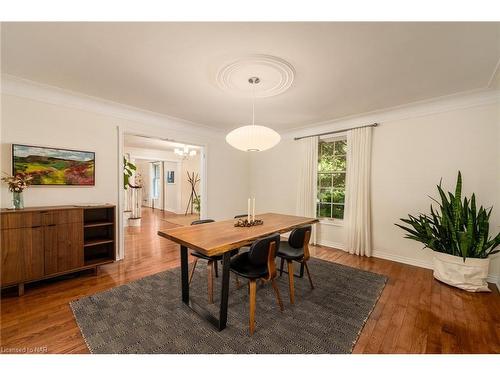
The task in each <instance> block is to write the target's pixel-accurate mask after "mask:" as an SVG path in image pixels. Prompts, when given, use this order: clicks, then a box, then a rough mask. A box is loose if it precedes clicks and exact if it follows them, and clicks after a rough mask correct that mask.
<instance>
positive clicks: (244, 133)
mask: <svg viewBox="0 0 500 375" xmlns="http://www.w3.org/2000/svg"><path fill="white" fill-rule="evenodd" d="M248 82H249V83H250V84H251V85H252V93H253V95H252V125H246V126H241V127H239V128H236V129H234V130H233V131H231V132H229V133H228V134H227V135H226V142H227V143H229V144H230V145H231V146H233V147H234V148H237V149H238V150H241V151H264V150H268V149H270V148H272V147H274V146H276V145H277V144H278V143H279V141H280V140H281V136H280V135H279V134H278V133H277V132H276V131H274V130H273V129H271V128H268V127H266V126H261V125H255V85H256V84H258V83H259V82H260V79H259V77H251V78H249V79H248Z"/></svg>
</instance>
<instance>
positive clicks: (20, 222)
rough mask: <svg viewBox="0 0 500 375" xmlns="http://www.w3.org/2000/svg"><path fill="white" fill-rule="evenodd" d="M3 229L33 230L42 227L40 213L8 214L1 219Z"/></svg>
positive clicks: (3, 214) (4, 214)
mask: <svg viewBox="0 0 500 375" xmlns="http://www.w3.org/2000/svg"><path fill="white" fill-rule="evenodd" d="M0 222H1V228H2V229H16V228H32V227H39V226H40V225H42V222H41V215H40V213H39V212H8V213H2V215H1V217H0Z"/></svg>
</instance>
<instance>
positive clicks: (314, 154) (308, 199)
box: [297, 137, 318, 244]
mask: <svg viewBox="0 0 500 375" xmlns="http://www.w3.org/2000/svg"><path fill="white" fill-rule="evenodd" d="M298 142H299V148H300V150H299V155H300V165H299V186H298V189H297V215H299V216H306V217H316V195H317V194H316V190H317V174H318V137H310V138H304V139H301V140H299V141H298ZM311 242H312V243H313V244H316V228H315V226H314V225H313V230H312V233H311Z"/></svg>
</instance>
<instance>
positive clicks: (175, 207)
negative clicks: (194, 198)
mask: <svg viewBox="0 0 500 375" xmlns="http://www.w3.org/2000/svg"><path fill="white" fill-rule="evenodd" d="M167 171H174V181H175V182H174V183H173V184H168V183H167ZM179 174H180V162H173V161H165V162H163V178H162V184H163V190H164V195H165V200H164V208H163V209H164V210H167V211H170V212H176V213H180V211H181V207H180V204H181V181H180V179H179Z"/></svg>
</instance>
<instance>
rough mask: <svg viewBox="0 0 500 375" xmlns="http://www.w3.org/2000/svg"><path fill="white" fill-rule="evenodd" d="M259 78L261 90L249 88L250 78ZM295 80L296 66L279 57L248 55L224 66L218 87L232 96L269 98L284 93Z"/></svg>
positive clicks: (219, 73)
mask: <svg viewBox="0 0 500 375" xmlns="http://www.w3.org/2000/svg"><path fill="white" fill-rule="evenodd" d="M256 76H258V77H259V78H260V80H261V83H260V84H259V86H258V87H251V86H254V85H250V87H249V85H248V77H256ZM294 77H295V69H294V68H293V66H292V65H291V64H290V63H289V62H287V61H285V60H283V59H281V58H279V57H276V56H271V55H247V56H244V57H241V58H239V59H236V60H234V61H232V62H230V63H229V64H227V65H225V66H223V67H222V68H221V69H220V70H219V72H218V74H217V77H216V81H217V85H218V86H219V87H220V88H221V89H223V90H224V91H228V92H230V93H231V94H233V95H238V96H244V97H252V96H255V97H256V98H268V97H271V96H276V95H279V94H282V93H284V92H285V91H286V90H288V89H289V88H290V86H291V85H292V83H293V79H294Z"/></svg>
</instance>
